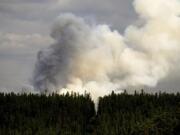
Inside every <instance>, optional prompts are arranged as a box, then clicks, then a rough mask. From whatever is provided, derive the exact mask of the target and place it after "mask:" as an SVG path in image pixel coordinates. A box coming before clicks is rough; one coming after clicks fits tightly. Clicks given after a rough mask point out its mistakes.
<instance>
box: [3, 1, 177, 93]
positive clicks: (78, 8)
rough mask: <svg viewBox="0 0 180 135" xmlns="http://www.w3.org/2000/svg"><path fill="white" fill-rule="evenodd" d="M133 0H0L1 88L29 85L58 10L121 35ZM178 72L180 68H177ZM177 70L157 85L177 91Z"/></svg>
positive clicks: (130, 18) (128, 21)
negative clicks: (106, 27) (102, 25)
mask: <svg viewBox="0 0 180 135" xmlns="http://www.w3.org/2000/svg"><path fill="white" fill-rule="evenodd" d="M132 2H133V0H0V91H5V90H6V89H8V90H9V91H11V90H12V89H18V88H21V87H29V85H30V79H31V77H32V72H33V69H34V63H35V60H36V54H37V52H38V51H39V50H40V49H42V48H46V47H47V46H48V45H49V44H51V43H52V42H53V39H51V37H50V36H49V34H50V30H51V26H52V24H53V22H54V20H55V19H56V17H57V16H58V15H59V14H61V13H66V12H68V13H73V14H75V15H78V16H81V17H84V18H86V19H87V20H89V21H91V22H92V23H97V24H99V23H100V24H102V23H105V24H108V25H109V26H110V27H111V28H112V29H117V30H119V31H120V33H122V34H123V32H124V29H125V28H126V27H127V26H128V25H129V24H133V23H136V18H137V15H136V13H135V12H134V9H133V7H132ZM178 71H179V70H178ZM178 71H175V72H174V73H173V75H170V76H169V77H168V78H165V79H164V80H162V81H161V82H160V83H159V85H158V86H157V87H158V88H159V89H161V88H164V89H165V88H166V89H167V90H169V89H174V90H172V91H179V90H178V88H179V87H180V84H179V82H180V79H179V78H180V77H179V76H178Z"/></svg>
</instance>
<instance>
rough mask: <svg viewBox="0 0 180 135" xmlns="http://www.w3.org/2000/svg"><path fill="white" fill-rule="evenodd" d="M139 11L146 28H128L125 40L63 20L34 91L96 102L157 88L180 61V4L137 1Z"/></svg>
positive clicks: (41, 58)
mask: <svg viewBox="0 0 180 135" xmlns="http://www.w3.org/2000/svg"><path fill="white" fill-rule="evenodd" d="M134 6H135V9H136V12H137V13H138V14H139V16H140V20H141V22H142V20H143V22H144V24H141V26H135V25H132V26H129V27H128V28H127V29H126V31H125V34H124V35H121V34H120V33H119V32H118V31H116V30H113V31H112V30H111V29H110V28H109V26H107V25H90V24H88V23H87V22H85V21H84V20H83V19H82V18H80V17H77V16H74V15H72V14H62V15H60V16H59V17H58V19H57V20H56V22H55V24H54V27H53V30H52V33H51V36H52V37H53V38H54V39H55V43H54V44H53V45H51V46H50V47H49V48H48V49H46V50H43V51H40V52H39V54H38V60H37V63H36V68H35V73H34V79H33V80H34V82H33V83H34V87H35V88H36V89H38V90H41V91H44V90H49V91H55V90H58V91H59V93H63V92H66V91H74V92H79V93H84V92H85V91H87V92H89V93H91V95H92V97H93V99H97V97H98V96H103V95H105V94H107V93H109V92H110V91H111V90H115V89H123V88H126V87H129V86H144V85H145V86H156V84H157V83H158V81H159V80H160V79H162V78H164V77H165V76H167V75H168V73H169V72H170V71H171V70H172V69H173V67H174V64H176V62H177V61H178V59H179V56H180V55H179V52H180V18H179V15H180V2H179V1H178V0H156V1H152V0H135V2H134Z"/></svg>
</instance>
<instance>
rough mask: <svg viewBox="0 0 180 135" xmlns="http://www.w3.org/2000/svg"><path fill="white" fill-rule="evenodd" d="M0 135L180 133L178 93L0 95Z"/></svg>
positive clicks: (142, 134) (165, 134)
mask: <svg viewBox="0 0 180 135" xmlns="http://www.w3.org/2000/svg"><path fill="white" fill-rule="evenodd" d="M0 135H180V94H166V93H158V94H154V95H152V94H145V93H144V92H143V91H142V92H141V93H140V94H138V93H136V92H135V94H134V95H129V94H127V93H126V92H125V93H122V94H115V93H114V92H112V94H111V95H108V96H105V97H101V98H100V99H99V105H98V111H97V113H95V110H94V103H93V101H92V100H91V98H90V95H89V94H85V95H84V96H82V95H78V94H74V93H72V94H66V95H58V94H51V95H48V96H46V95H43V94H42V95H34V94H14V93H10V94H4V93H1V94H0Z"/></svg>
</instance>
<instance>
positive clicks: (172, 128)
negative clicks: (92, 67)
mask: <svg viewBox="0 0 180 135" xmlns="http://www.w3.org/2000/svg"><path fill="white" fill-rule="evenodd" d="M97 123H98V124H97V127H96V133H97V135H180V95H179V94H177V95H175V94H166V93H159V94H155V95H151V94H145V93H144V92H143V91H142V92H141V93H140V94H137V93H136V92H135V94H134V95H128V94H127V93H126V92H125V93H123V94H119V95H116V94H114V93H112V94H111V95H110V96H105V97H103V98H100V100H99V108H98V114H97Z"/></svg>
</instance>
